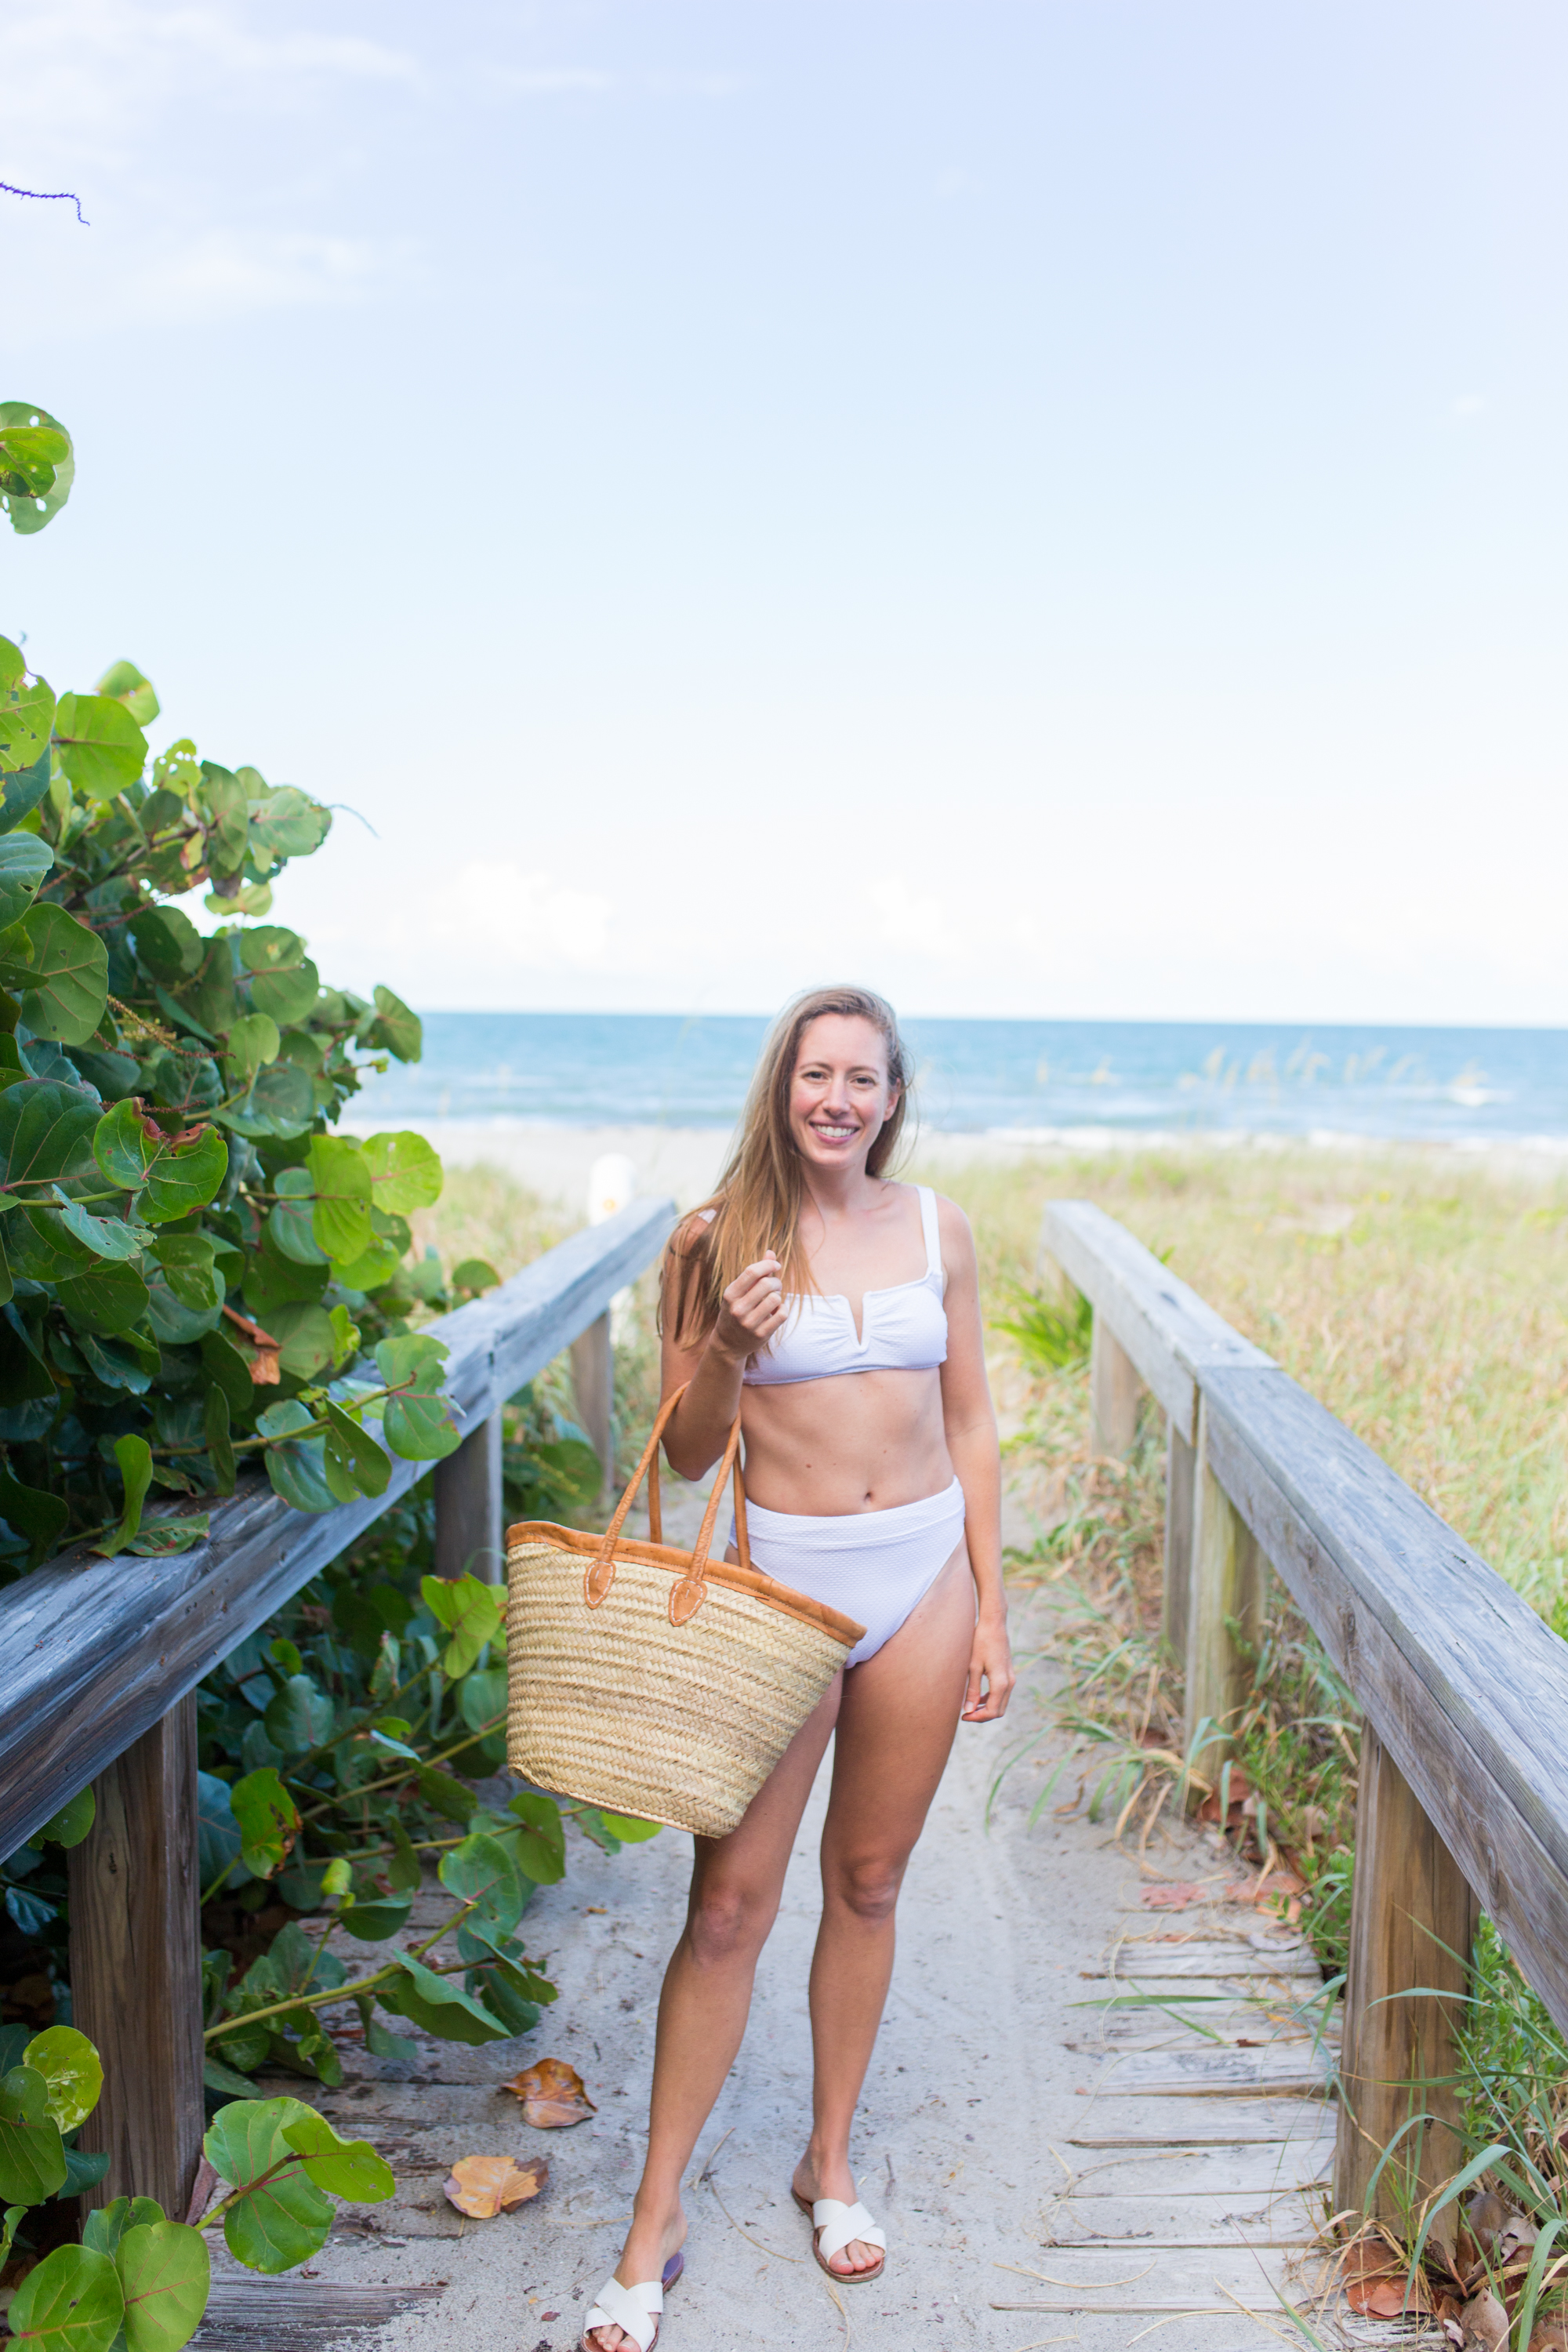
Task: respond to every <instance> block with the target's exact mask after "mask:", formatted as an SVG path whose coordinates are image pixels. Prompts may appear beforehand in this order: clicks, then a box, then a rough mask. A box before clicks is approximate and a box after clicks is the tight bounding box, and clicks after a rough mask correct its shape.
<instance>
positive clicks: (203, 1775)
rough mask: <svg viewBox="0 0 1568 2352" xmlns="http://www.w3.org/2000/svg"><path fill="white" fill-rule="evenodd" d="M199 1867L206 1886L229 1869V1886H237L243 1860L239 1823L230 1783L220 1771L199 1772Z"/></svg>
mask: <svg viewBox="0 0 1568 2352" xmlns="http://www.w3.org/2000/svg"><path fill="white" fill-rule="evenodd" d="M196 1841H197V1861H196V1866H197V1868H198V1869H199V1870H200V1872H201V1877H202V1885H203V1886H204V1887H206V1886H210V1885H212V1883H213V1881H214V1880H215V1879H216V1878H217V1877H219V1876H221V1875H222V1874H223V1873H224V1872H225V1871H227V1872H228V1874H229V1875H228V1877H227V1878H226V1880H225V1882H224V1883H225V1885H233V1884H234V1883H235V1865H236V1864H237V1863H238V1860H239V1848H240V1835H239V1823H238V1822H237V1821H236V1819H235V1817H234V1806H233V1803H232V1802H231V1801H230V1798H229V1791H228V1782H227V1781H226V1780H219V1779H218V1777H217V1775H216V1772H198V1773H197V1774H196ZM241 1875H242V1876H248V1875H249V1874H248V1872H242V1873H241Z"/></svg>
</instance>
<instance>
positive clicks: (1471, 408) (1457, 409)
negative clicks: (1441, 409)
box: [1448, 392, 1486, 416]
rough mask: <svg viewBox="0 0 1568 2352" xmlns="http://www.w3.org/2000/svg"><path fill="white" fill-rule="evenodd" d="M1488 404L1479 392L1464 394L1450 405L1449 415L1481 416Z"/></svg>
mask: <svg viewBox="0 0 1568 2352" xmlns="http://www.w3.org/2000/svg"><path fill="white" fill-rule="evenodd" d="M1485 406H1486V402H1485V400H1484V399H1483V398H1482V396H1481V394H1479V392H1462V393H1460V394H1459V395H1458V399H1457V400H1455V401H1452V402H1451V403H1450V404H1449V408H1448V414H1449V415H1450V416H1479V415H1480V413H1481V411H1482V409H1483V408H1484V407H1485Z"/></svg>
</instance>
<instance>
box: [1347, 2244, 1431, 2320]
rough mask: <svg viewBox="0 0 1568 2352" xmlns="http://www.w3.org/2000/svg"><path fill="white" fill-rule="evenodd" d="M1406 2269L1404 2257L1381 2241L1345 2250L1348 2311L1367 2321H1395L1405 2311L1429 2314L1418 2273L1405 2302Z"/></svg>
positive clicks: (1427, 2295)
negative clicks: (1349, 2309) (1349, 2308)
mask: <svg viewBox="0 0 1568 2352" xmlns="http://www.w3.org/2000/svg"><path fill="white" fill-rule="evenodd" d="M1406 2269H1407V2265H1406V2263H1405V2258H1404V2256H1403V2255H1401V2254H1396V2253H1395V2252H1394V2250H1393V2248H1392V2247H1390V2246H1386V2245H1384V2242H1383V2241H1382V2240H1381V2239H1380V2238H1363V2239H1362V2240H1361V2242H1359V2244H1357V2245H1353V2246H1351V2247H1349V2248H1347V2250H1346V2252H1345V2257H1344V2263H1343V2267H1342V2272H1341V2276H1342V2279H1343V2281H1344V2289H1345V2300H1346V2302H1347V2303H1348V2304H1349V2305H1350V2307H1351V2309H1352V2311H1355V2312H1359V2313H1361V2315H1363V2318H1366V2319H1398V2318H1399V2317H1400V2316H1401V2315H1403V2314H1404V2313H1405V2312H1407V2311H1420V2312H1429V2311H1430V2310H1431V2308H1432V2297H1431V2294H1430V2293H1429V2292H1428V2290H1427V2285H1426V2279H1425V2278H1424V2277H1423V2276H1422V2275H1421V2273H1419V2272H1417V2273H1416V2274H1415V2279H1414V2280H1413V2281H1412V2283H1411V2285H1410V2288H1409V2294H1408V2300H1407V2299H1406V2290H1405V2272H1406Z"/></svg>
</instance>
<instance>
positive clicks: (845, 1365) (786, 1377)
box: [741, 1184, 947, 1388]
mask: <svg viewBox="0 0 1568 2352" xmlns="http://www.w3.org/2000/svg"><path fill="white" fill-rule="evenodd" d="M916 1190H917V1191H918V1192H919V1193H920V1197H921V1232H922V1233H923V1234H924V1235H925V1244H926V1270H925V1272H924V1273H923V1274H921V1275H917V1276H916V1277H915V1279H914V1281H913V1282H897V1283H894V1284H893V1285H892V1286H891V1287H890V1288H889V1289H886V1290H868V1291H867V1293H866V1295H865V1297H864V1299H863V1300H862V1302H861V1307H860V1321H861V1325H862V1327H863V1328H862V1330H861V1334H860V1337H859V1338H858V1339H857V1338H856V1336H855V1318H854V1315H853V1313H852V1312H851V1310H850V1306H849V1301H848V1299H847V1298H846V1297H845V1296H844V1294H843V1292H842V1291H835V1292H833V1293H832V1295H831V1296H829V1297H824V1296H823V1294H822V1293H821V1292H820V1291H816V1290H805V1291H799V1292H797V1293H796V1294H795V1297H794V1299H793V1300H792V1301H791V1304H790V1310H789V1316H788V1318H787V1320H786V1321H784V1323H782V1324H781V1325H780V1326H779V1328H778V1329H777V1330H776V1331H775V1332H774V1333H773V1338H772V1339H770V1340H769V1341H768V1344H767V1346H766V1347H765V1348H763V1349H759V1350H758V1352H757V1353H756V1354H755V1355H754V1356H753V1357H752V1359H751V1360H750V1361H749V1362H748V1364H747V1366H746V1369H745V1370H744V1371H743V1372H742V1375H741V1377H742V1381H745V1383H746V1384H747V1386H748V1387H751V1388H773V1387H780V1386H782V1385H783V1384H784V1382H785V1381H826V1380H831V1379H832V1378H833V1377H834V1375H835V1374H836V1373H838V1372H930V1371H934V1370H936V1368H937V1366H938V1365H939V1364H945V1363H946V1361H947V1312H946V1309H945V1308H944V1307H943V1306H942V1294H943V1292H944V1291H945V1290H946V1288H947V1276H946V1275H945V1273H944V1272H943V1270H942V1249H941V1245H940V1244H939V1242H938V1238H937V1229H936V1194H935V1193H934V1192H932V1191H931V1186H930V1185H929V1184H921V1185H918V1186H917V1187H916Z"/></svg>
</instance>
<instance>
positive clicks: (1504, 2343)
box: [1459, 2286, 1509, 2352]
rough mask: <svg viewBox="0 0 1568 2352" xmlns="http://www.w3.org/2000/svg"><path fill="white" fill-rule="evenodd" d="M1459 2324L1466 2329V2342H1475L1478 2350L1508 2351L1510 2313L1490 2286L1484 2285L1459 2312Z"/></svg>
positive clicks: (1477, 2351)
mask: <svg viewBox="0 0 1568 2352" xmlns="http://www.w3.org/2000/svg"><path fill="white" fill-rule="evenodd" d="M1459 2325H1460V2326H1461V2327H1462V2328H1463V2329H1464V2331H1465V2341H1466V2343H1467V2344H1473V2345H1474V2346H1475V2347H1476V2352H1508V2328H1509V2319H1508V2314H1507V2312H1506V2311H1505V2310H1504V2309H1503V2307H1502V2305H1501V2304H1500V2302H1499V2301H1498V2299H1497V2297H1496V2295H1495V2294H1493V2293H1492V2291H1491V2289H1490V2287H1485V2286H1484V2287H1482V2289H1481V2291H1480V2293H1479V2294H1478V2295H1476V2296H1474V2297H1473V2298H1472V2300H1471V2301H1470V2302H1468V2303H1467V2304H1466V2305H1465V2307H1464V2309H1463V2311H1461V2312H1460V2314H1459Z"/></svg>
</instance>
